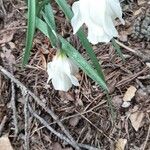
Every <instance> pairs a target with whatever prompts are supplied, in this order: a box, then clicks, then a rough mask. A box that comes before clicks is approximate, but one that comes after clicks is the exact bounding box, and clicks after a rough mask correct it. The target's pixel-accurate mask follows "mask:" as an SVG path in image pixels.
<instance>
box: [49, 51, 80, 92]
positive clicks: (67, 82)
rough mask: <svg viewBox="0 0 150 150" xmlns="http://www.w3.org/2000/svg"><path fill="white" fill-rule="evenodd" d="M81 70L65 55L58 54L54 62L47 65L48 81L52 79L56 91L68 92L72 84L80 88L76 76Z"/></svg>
mask: <svg viewBox="0 0 150 150" xmlns="http://www.w3.org/2000/svg"><path fill="white" fill-rule="evenodd" d="M78 71H79V69H78V67H77V66H76V64H75V63H74V62H73V60H71V59H70V58H68V57H67V56H66V55H65V54H64V53H62V52H60V51H59V52H57V54H56V56H54V58H53V60H52V62H49V63H48V65H47V73H48V76H49V77H48V80H47V82H49V80H51V79H52V84H53V86H54V88H55V90H60V91H68V90H69V89H70V88H71V87H72V84H73V85H75V86H79V82H78V79H77V78H76V77H75V75H76V74H77V73H78Z"/></svg>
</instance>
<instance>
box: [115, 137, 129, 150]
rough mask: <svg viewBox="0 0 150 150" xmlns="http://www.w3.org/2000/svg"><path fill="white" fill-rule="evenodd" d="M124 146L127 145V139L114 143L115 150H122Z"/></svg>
mask: <svg viewBox="0 0 150 150" xmlns="http://www.w3.org/2000/svg"><path fill="white" fill-rule="evenodd" d="M126 144H127V139H119V140H118V141H117V142H116V145H115V150H124V149H125V146H126Z"/></svg>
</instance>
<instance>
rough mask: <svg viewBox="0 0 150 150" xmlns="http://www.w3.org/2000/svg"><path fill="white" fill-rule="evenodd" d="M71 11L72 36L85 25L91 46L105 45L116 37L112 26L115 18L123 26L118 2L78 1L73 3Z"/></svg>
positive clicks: (100, 0)
mask: <svg viewBox="0 0 150 150" xmlns="http://www.w3.org/2000/svg"><path fill="white" fill-rule="evenodd" d="M72 10H73V13H74V16H73V18H72V20H71V24H72V27H73V32H74V34H75V33H76V32H77V31H78V30H79V28H80V27H81V26H82V25H83V23H85V24H86V26H87V27H88V40H89V41H90V42H91V43H92V44H97V43H98V42H106V43H107V42H109V41H110V40H111V39H112V38H113V37H117V36H118V32H117V30H116V28H115V25H114V20H115V19H116V18H119V19H120V21H121V22H122V24H124V20H123V19H122V10H121V7H120V3H119V0H79V1H77V2H74V4H73V5H72Z"/></svg>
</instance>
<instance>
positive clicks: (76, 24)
mask: <svg viewBox="0 0 150 150" xmlns="http://www.w3.org/2000/svg"><path fill="white" fill-rule="evenodd" d="M72 10H73V13H74V16H73V18H72V19H71V25H72V27H73V34H75V33H76V32H77V31H78V30H79V28H80V27H81V26H82V24H83V20H82V15H81V13H80V2H74V3H73V5H72Z"/></svg>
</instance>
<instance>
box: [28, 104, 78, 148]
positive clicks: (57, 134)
mask: <svg viewBox="0 0 150 150" xmlns="http://www.w3.org/2000/svg"><path fill="white" fill-rule="evenodd" d="M28 108H29V111H30V113H31V114H32V115H33V116H34V117H35V118H37V119H38V120H39V121H40V122H41V123H42V124H43V125H44V126H45V127H46V128H47V129H48V130H50V131H51V132H52V133H53V134H55V135H56V136H57V137H59V138H60V139H61V140H64V141H66V142H67V143H68V144H70V145H72V146H73V147H74V148H76V149H78V147H76V145H74V143H72V141H70V140H69V139H68V138H67V137H66V136H64V135H63V134H60V133H59V132H57V131H55V130H54V129H53V128H52V127H51V126H49V124H48V123H47V122H46V121H45V120H44V119H43V118H41V117H40V116H39V115H38V114H37V113H35V112H34V111H33V110H32V108H31V106H30V105H28Z"/></svg>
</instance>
